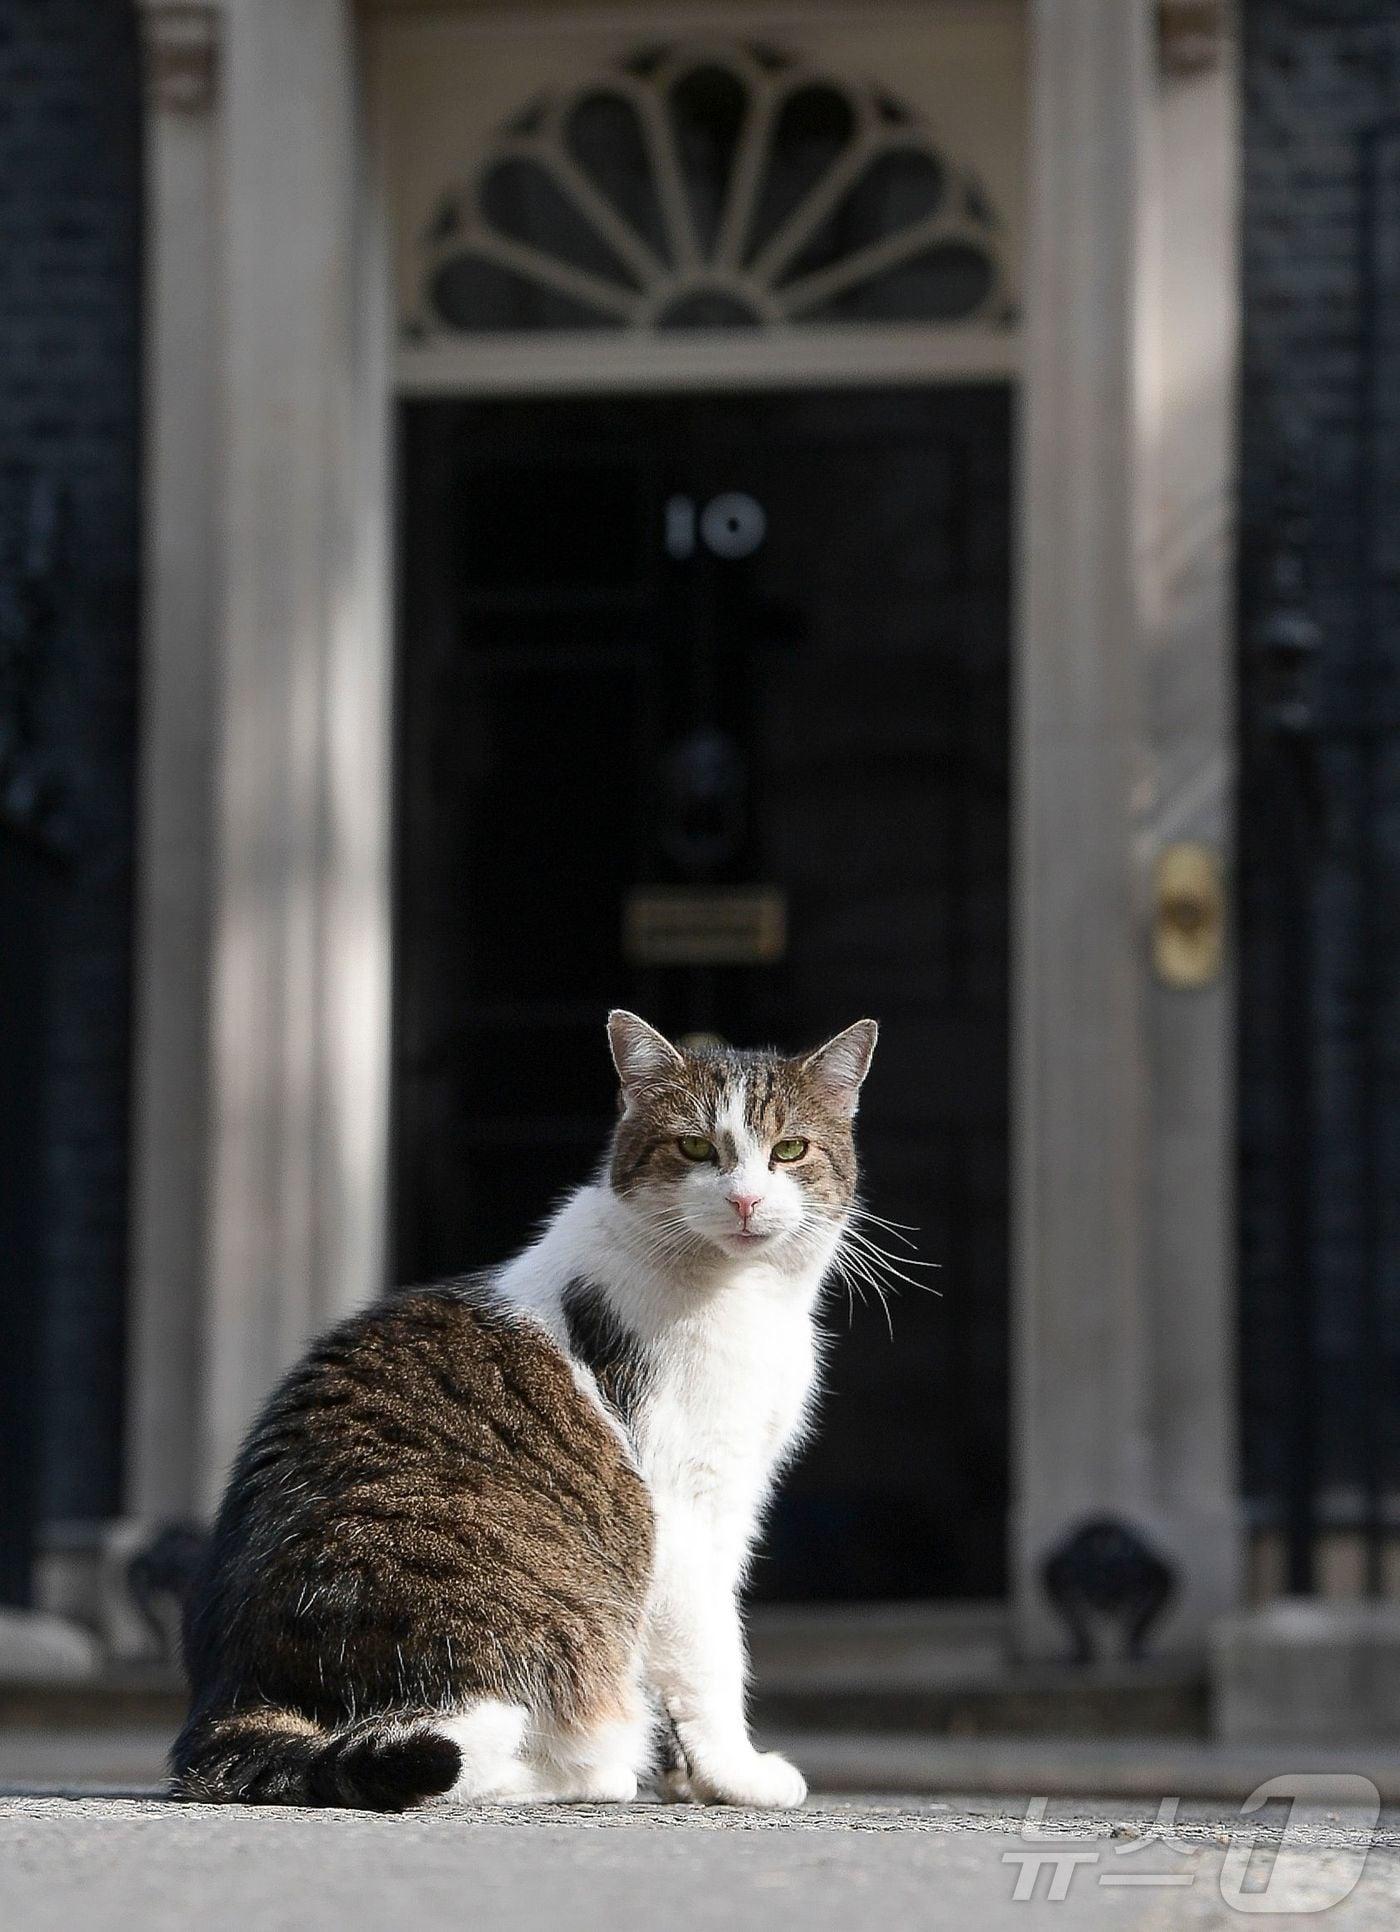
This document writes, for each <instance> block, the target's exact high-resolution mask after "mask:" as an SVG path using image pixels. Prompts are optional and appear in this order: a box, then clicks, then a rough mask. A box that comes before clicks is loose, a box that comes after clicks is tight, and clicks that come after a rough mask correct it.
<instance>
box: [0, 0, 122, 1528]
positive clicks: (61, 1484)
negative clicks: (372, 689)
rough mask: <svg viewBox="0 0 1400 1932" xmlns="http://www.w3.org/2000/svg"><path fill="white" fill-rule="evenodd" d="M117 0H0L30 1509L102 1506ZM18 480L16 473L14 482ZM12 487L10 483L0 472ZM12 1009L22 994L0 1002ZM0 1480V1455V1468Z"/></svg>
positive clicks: (117, 281)
mask: <svg viewBox="0 0 1400 1932" xmlns="http://www.w3.org/2000/svg"><path fill="white" fill-rule="evenodd" d="M138 85H139V84H138V68H137V50H136V36H135V24H134V17H133V10H132V7H131V5H130V4H129V0H0V463H2V464H4V465H5V466H6V467H7V468H8V470H9V472H10V474H11V477H12V479H24V478H33V477H36V476H38V477H48V478H52V479H55V480H56V481H57V482H58V483H59V485H60V486H61V491H62V502H63V508H64V519H65V534H64V542H63V569H62V573H61V576H60V578H59V580H58V582H57V584H56V586H55V592H56V599H57V602H56V611H57V621H56V627H55V631H54V635H53V637H52V639H51V641H50V643H49V645H48V646H47V647H46V650H45V662H44V663H43V664H42V666H41V672H42V675H41V678H40V682H39V685H38V690H37V702H38V716H37V734H36V735H37V739H38V744H39V749H40V752H41V755H42V757H43V759H44V761H45V762H46V763H47V764H48V765H49V766H50V767H51V768H52V770H53V771H54V773H55V775H56V778H57V781H58V785H59V789H60V817H59V829H60V831H61V834H62V838H63V842H64V845H65V847H66V849H67V858H66V860H65V862H64V864H63V866H62V868H61V870H59V871H58V872H57V873H56V874H55V875H54V877H55V884H54V894H53V898H54V905H53V921H52V927H51V931H50V934H49V938H48V943H47V946H46V949H45V951H46V965H47V979H48V1003H47V1021H46V1025H45V1029H44V1038H43V1043H42V1069H43V1072H42V1092H41V1096H40V1098H41V1102H42V1113H41V1114H40V1113H38V1112H36V1120H39V1119H42V1121H43V1123H44V1127H43V1132H42V1161H41V1162H40V1163H39V1177H38V1178H37V1179H36V1187H39V1188H40V1190H41V1192H40V1194H39V1196H38V1197H36V1199H35V1201H34V1203H33V1212H34V1213H35V1215H36V1216H37V1217H38V1225H39V1229H40V1237H41V1244H42V1245H41V1248H40V1258H39V1267H40V1274H41V1280H42V1285H43V1297H42V1324H43V1325H42V1344H41V1345H42V1363H41V1370H40V1376H39V1384H40V1386H39V1388H38V1389H36V1391H35V1408H36V1411H37V1412H38V1413H39V1414H40V1416H41V1419H42V1443H41V1470H40V1474H41V1492H40V1506H41V1514H42V1515H44V1516H46V1517H52V1516H100V1515H104V1514H107V1513H109V1512H111V1511H113V1510H114V1509H115V1508H116V1507H117V1506H118V1501H119V1484H120V1429H121V1362H122V1330H123V1300H124V1293H125V1279H124V1276H125V1247H126V1187H127V1138H128V1133H127V1116H128V1085H129V1046H130V1037H129V1035H130V1027H129V1012H130V952H131V884H132V880H131V871H132V853H133V841H132V812H133V760H134V744H135V723H136V720H135V699H136V638H137V603H136V577H137V514H138V442H137V439H138V401H139V398H138V380H137V368H138V364H137V355H138V328H139V316H138V302H139V285H138V220H139V208H140V154H139V134H140V114H139V91H138ZM15 487H16V488H20V487H21V486H20V485H19V484H16V486H15ZM11 495H12V496H13V495H14V490H12V492H11ZM5 1017H6V1019H7V1020H9V1019H11V1018H12V1017H14V1018H17V1019H18V1021H19V1023H20V1024H24V1023H25V1017H27V1016H24V1017H22V1016H10V1015H7V1016H5ZM0 1481H3V1477H0Z"/></svg>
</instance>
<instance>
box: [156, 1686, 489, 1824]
mask: <svg viewBox="0 0 1400 1932" xmlns="http://www.w3.org/2000/svg"><path fill="white" fill-rule="evenodd" d="M461 1768H462V1754H461V1752H460V1751H459V1750H458V1748H457V1746H456V1745H455V1744H454V1743H453V1742H452V1740H451V1738H448V1737H444V1736H443V1735H442V1733H441V1732H440V1731H435V1730H434V1729H433V1728H432V1725H431V1722H430V1720H429V1719H427V1718H426V1717H424V1718H416V1719H415V1718H387V1717H371V1718H363V1719H361V1720H360V1721H359V1722H358V1723H356V1724H350V1725H347V1726H346V1727H345V1728H344V1729H343V1730H336V1731H329V1730H325V1729H323V1728H322V1727H321V1726H320V1725H319V1724H316V1723H315V1722H313V1721H312V1719H310V1718H308V1717H303V1716H302V1715H300V1713H298V1712H296V1711H289V1710H282V1709H279V1708H277V1707H276V1706H274V1705H250V1706H248V1707H247V1708H245V1709H242V1710H232V1711H221V1712H217V1713H214V1714H213V1715H210V1716H207V1717H195V1718H192V1719H191V1720H190V1722H189V1723H188V1724H186V1726H185V1728H184V1730H183V1731H182V1732H181V1733H180V1736H179V1737H178V1738H177V1739H176V1741H175V1745H174V1748H173V1749H172V1751H171V1753H170V1771H171V1795H172V1796H173V1797H176V1798H184V1799H187V1800H189V1801H190V1802H192V1803H195V1804H206V1805H220V1804H245V1805H345V1806H348V1807H351V1808H353V1809H355V1810H360V1811H406V1810H407V1809H408V1807H409V1806H410V1805H415V1804H419V1803H421V1802H422V1801H423V1800H424V1799H427V1798H439V1797H441V1796H442V1795H443V1793H444V1792H446V1791H450V1790H451V1788H452V1786H453V1784H454V1783H455V1782H456V1780H457V1776H458V1773H459V1772H460V1771H461Z"/></svg>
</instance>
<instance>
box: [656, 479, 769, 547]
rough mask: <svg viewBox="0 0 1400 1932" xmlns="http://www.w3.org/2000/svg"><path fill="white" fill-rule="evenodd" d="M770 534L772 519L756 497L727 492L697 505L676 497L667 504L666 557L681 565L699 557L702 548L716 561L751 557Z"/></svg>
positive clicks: (688, 497) (692, 498) (691, 500)
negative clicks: (697, 550) (769, 523)
mask: <svg viewBox="0 0 1400 1932" xmlns="http://www.w3.org/2000/svg"><path fill="white" fill-rule="evenodd" d="M767 531H768V516H767V512H766V511H765V510H764V508H763V505H762V504H761V503H760V502H759V501H758V500H757V498H755V497H751V496H747V495H746V494H745V493H744V492H743V491H742V490H726V491H725V492H724V494H723V495H722V496H712V497H711V498H710V500H709V502H708V503H706V504H703V505H700V504H697V503H696V501H695V499H694V497H690V496H673V497H671V498H670V499H669V501H668V502H667V504H666V554H667V555H668V556H670V557H674V558H675V560H676V562H677V563H684V562H685V561H686V559H687V558H689V557H693V556H694V555H695V552H696V549H697V548H698V546H699V545H700V544H703V545H704V546H705V548H706V549H707V550H708V551H710V552H712V554H713V555H714V556H716V557H725V558H735V557H751V556H752V555H753V553H754V551H755V550H757V549H758V547H759V545H760V544H761V543H762V542H763V539H764V537H765V535H766V534H767Z"/></svg>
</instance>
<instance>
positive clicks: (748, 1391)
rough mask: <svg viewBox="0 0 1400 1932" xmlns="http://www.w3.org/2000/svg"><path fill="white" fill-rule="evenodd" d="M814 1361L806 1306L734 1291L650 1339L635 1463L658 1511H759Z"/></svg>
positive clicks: (793, 1428)
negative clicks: (668, 1507) (668, 1503)
mask: <svg viewBox="0 0 1400 1932" xmlns="http://www.w3.org/2000/svg"><path fill="white" fill-rule="evenodd" d="M815 1370H816V1360H815V1347H814V1342H813V1335H812V1324H811V1319H810V1316H809V1315H808V1313H807V1311H806V1308H805V1307H801V1306H792V1305H784V1304H783V1303H782V1302H781V1301H780V1300H775V1299H770V1298H766V1297H764V1296H763V1295H761V1294H754V1295H752V1296H747V1295H746V1294H745V1293H744V1292H743V1290H741V1289H739V1290H733V1291H730V1292H729V1293H728V1294H726V1295H725V1296H724V1297H722V1298H721V1299H720V1300H719V1301H718V1302H717V1303H716V1304H713V1305H711V1306H709V1307H707V1308H705V1309H704V1310H702V1311H699V1312H697V1313H695V1314H694V1315H692V1316H691V1317H690V1318H688V1319H687V1320H684V1321H680V1322H671V1323H669V1324H666V1325H664V1326H661V1327H659V1328H658V1330H657V1332H656V1333H654V1334H653V1335H652V1336H651V1337H649V1338H648V1378H647V1379H648V1394H647V1399H646V1401H645V1404H644V1406H643V1409H642V1411H641V1413H640V1414H639V1415H638V1417H637V1422H636V1434H637V1449H638V1455H639V1460H640V1462H641V1465H642V1470H643V1473H644V1475H646V1476H647V1478H648V1480H649V1481H650V1482H651V1484H652V1487H653V1491H654V1493H655V1494H656V1496H657V1500H658V1502H659V1503H662V1504H664V1502H665V1500H666V1499H667V1498H668V1497H674V1498H676V1499H677V1500H682V1501H688V1502H691V1503H695V1504H702V1503H705V1502H707V1501H709V1502H712V1503H713V1505H714V1506H715V1507H716V1508H718V1509H723V1510H729V1509H733V1508H749V1509H757V1507H758V1505H759V1504H760V1502H761V1500H762V1498H763V1496H764V1495H765V1494H766V1491H767V1488H768V1485H769V1483H770V1481H771V1479H772V1476H773V1473H774V1471H775V1469H776V1468H777V1466H778V1465H779V1464H780V1462H781V1461H782V1459H783V1456H784V1453H785V1451H786V1450H787V1448H788V1447H789V1445H790V1444H791V1443H792V1442H793V1441H794V1439H795V1438H796V1437H797V1436H798V1434H799V1433H800V1431H801V1427H802V1423H803V1419H804V1417H805V1415H806V1412H807V1408H808V1405H809V1402H810V1399H811V1394H812V1388H813V1383H814V1380H815Z"/></svg>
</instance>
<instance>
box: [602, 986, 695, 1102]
mask: <svg viewBox="0 0 1400 1932" xmlns="http://www.w3.org/2000/svg"><path fill="white" fill-rule="evenodd" d="M608 1045H609V1046H610V1047H611V1048H612V1057H613V1065H614V1066H615V1067H616V1068H617V1077H618V1079H619V1080H620V1081H621V1082H622V1094H623V1098H624V1099H625V1100H636V1099H637V1098H638V1097H639V1096H640V1095H641V1094H643V1093H645V1092H646V1091H647V1089H648V1088H649V1087H655V1086H656V1085H657V1084H658V1083H659V1082H661V1081H663V1080H667V1079H669V1078H670V1077H671V1076H672V1075H674V1074H675V1073H677V1072H678V1071H679V1070H680V1069H681V1068H682V1067H683V1066H684V1065H685V1062H684V1060H682V1058H681V1056H680V1054H679V1053H677V1051H676V1049H675V1048H674V1047H673V1046H672V1045H671V1042H670V1041H669V1040H668V1039H667V1038H666V1036H665V1035H664V1034H662V1033H658V1032H657V1030H656V1028H655V1027H654V1026H648V1025H647V1023H646V1021H645V1020H643V1019H639V1018H638V1016H637V1015H636V1014H635V1013H628V1012H627V1011H626V1010H625V1009H624V1008H622V1007H617V1008H615V1009H614V1010H613V1012H611V1013H609V1015H608Z"/></svg>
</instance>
